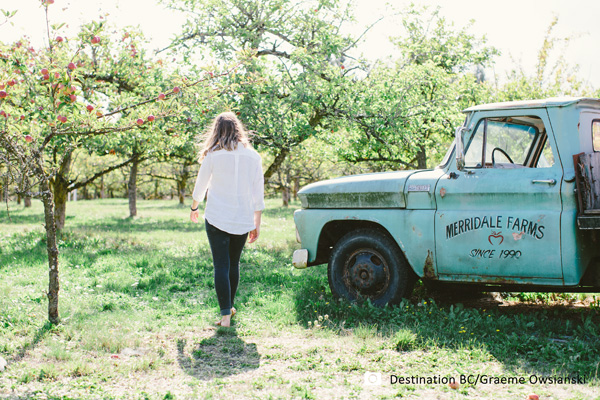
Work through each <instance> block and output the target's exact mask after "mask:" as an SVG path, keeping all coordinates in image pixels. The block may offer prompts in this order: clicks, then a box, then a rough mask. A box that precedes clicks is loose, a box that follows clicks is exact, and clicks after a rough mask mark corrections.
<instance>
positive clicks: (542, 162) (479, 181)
mask: <svg viewBox="0 0 600 400" xmlns="http://www.w3.org/2000/svg"><path fill="white" fill-rule="evenodd" d="M463 112H464V114H465V115H466V118H465V122H464V124H463V125H462V126H461V127H459V128H458V129H457V130H456V134H455V140H454V142H453V144H452V146H451V148H450V149H449V151H448V153H447V155H446V157H445V158H444V160H443V161H442V163H441V164H440V165H439V166H438V167H436V168H434V169H428V170H417V171H394V172H385V173H374V174H364V175H355V176H346V177H341V178H336V179H331V180H327V181H321V182H316V183H313V184H310V185H308V186H306V187H304V188H303V189H302V190H301V191H300V192H299V193H298V195H299V197H300V200H301V203H302V209H300V210H297V211H296V212H295V214H294V220H295V223H296V230H297V238H298V240H299V241H300V243H301V247H302V248H301V249H300V250H296V251H295V252H294V256H293V264H294V266H295V267H297V268H306V267H307V266H312V265H318V264H324V263H328V270H327V271H328V280H329V285H330V287H331V291H332V293H333V295H334V296H335V297H336V298H346V299H348V300H350V301H355V300H360V299H370V300H371V302H372V303H373V304H375V305H380V306H382V305H385V304H396V303H398V302H399V301H400V300H401V299H402V298H403V297H407V296H409V295H410V293H411V292H412V289H413V286H414V283H415V282H416V280H417V279H419V278H420V279H422V280H423V281H424V282H425V283H426V284H431V286H433V287H444V286H446V287H448V286H450V287H452V286H455V287H464V285H465V284H470V285H473V286H476V287H479V288H484V289H485V290H491V291H497V290H499V289H502V290H508V291H556V292H569V291H584V292H595V291H600V262H599V260H600V241H599V240H600V235H598V234H597V232H598V230H597V229H599V228H600V200H599V199H600V197H599V196H598V195H599V194H600V169H597V168H600V99H590V98H552V99H546V100H533V101H515V102H506V103H496V104H485V105H479V106H475V107H471V108H468V109H466V110H464V111H463Z"/></svg>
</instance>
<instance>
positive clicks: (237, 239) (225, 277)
mask: <svg viewBox="0 0 600 400" xmlns="http://www.w3.org/2000/svg"><path fill="white" fill-rule="evenodd" d="M205 226H206V235H207V236H208V242H209V243H210V251H211V252H212V256H213V265H214V269H215V290H216V291H217V299H218V300H219V308H220V309H221V315H229V314H231V307H233V300H234V298H235V293H236V292H237V288H238V283H239V281H240V256H241V255H242V249H243V248H244V245H245V244H246V238H247V237H248V234H247V233H245V234H243V235H233V234H231V233H227V232H223V231H222V230H220V229H219V228H217V227H215V226H213V225H211V224H210V223H209V222H208V220H205Z"/></svg>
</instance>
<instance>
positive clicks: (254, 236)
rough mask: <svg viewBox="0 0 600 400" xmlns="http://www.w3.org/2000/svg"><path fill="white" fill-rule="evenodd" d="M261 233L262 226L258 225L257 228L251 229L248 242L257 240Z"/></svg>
mask: <svg viewBox="0 0 600 400" xmlns="http://www.w3.org/2000/svg"><path fill="white" fill-rule="evenodd" d="M259 235H260V226H257V227H256V229H254V230H251V231H250V233H249V234H248V243H254V242H256V239H258V236H259Z"/></svg>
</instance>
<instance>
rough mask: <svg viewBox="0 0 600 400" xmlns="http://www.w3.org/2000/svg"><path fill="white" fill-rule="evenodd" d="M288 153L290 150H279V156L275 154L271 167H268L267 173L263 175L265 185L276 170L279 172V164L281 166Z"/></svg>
mask: <svg viewBox="0 0 600 400" xmlns="http://www.w3.org/2000/svg"><path fill="white" fill-rule="evenodd" d="M289 153H290V149H281V151H280V152H279V154H277V156H276V157H275V159H274V160H273V163H272V164H271V165H269V168H267V171H266V172H265V175H264V180H265V184H266V183H267V182H268V181H269V179H270V178H271V176H273V174H274V173H276V172H277V170H279V167H280V166H281V164H283V162H284V161H285V158H286V157H287V155H288V154H289Z"/></svg>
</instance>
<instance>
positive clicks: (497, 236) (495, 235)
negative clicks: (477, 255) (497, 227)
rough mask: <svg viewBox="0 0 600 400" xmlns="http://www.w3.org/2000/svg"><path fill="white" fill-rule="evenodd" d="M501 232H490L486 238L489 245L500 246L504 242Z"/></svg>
mask: <svg viewBox="0 0 600 400" xmlns="http://www.w3.org/2000/svg"><path fill="white" fill-rule="evenodd" d="M501 234H502V232H492V234H491V235H490V236H488V242H490V244H491V245H501V244H502V242H504V236H502V235H501Z"/></svg>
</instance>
